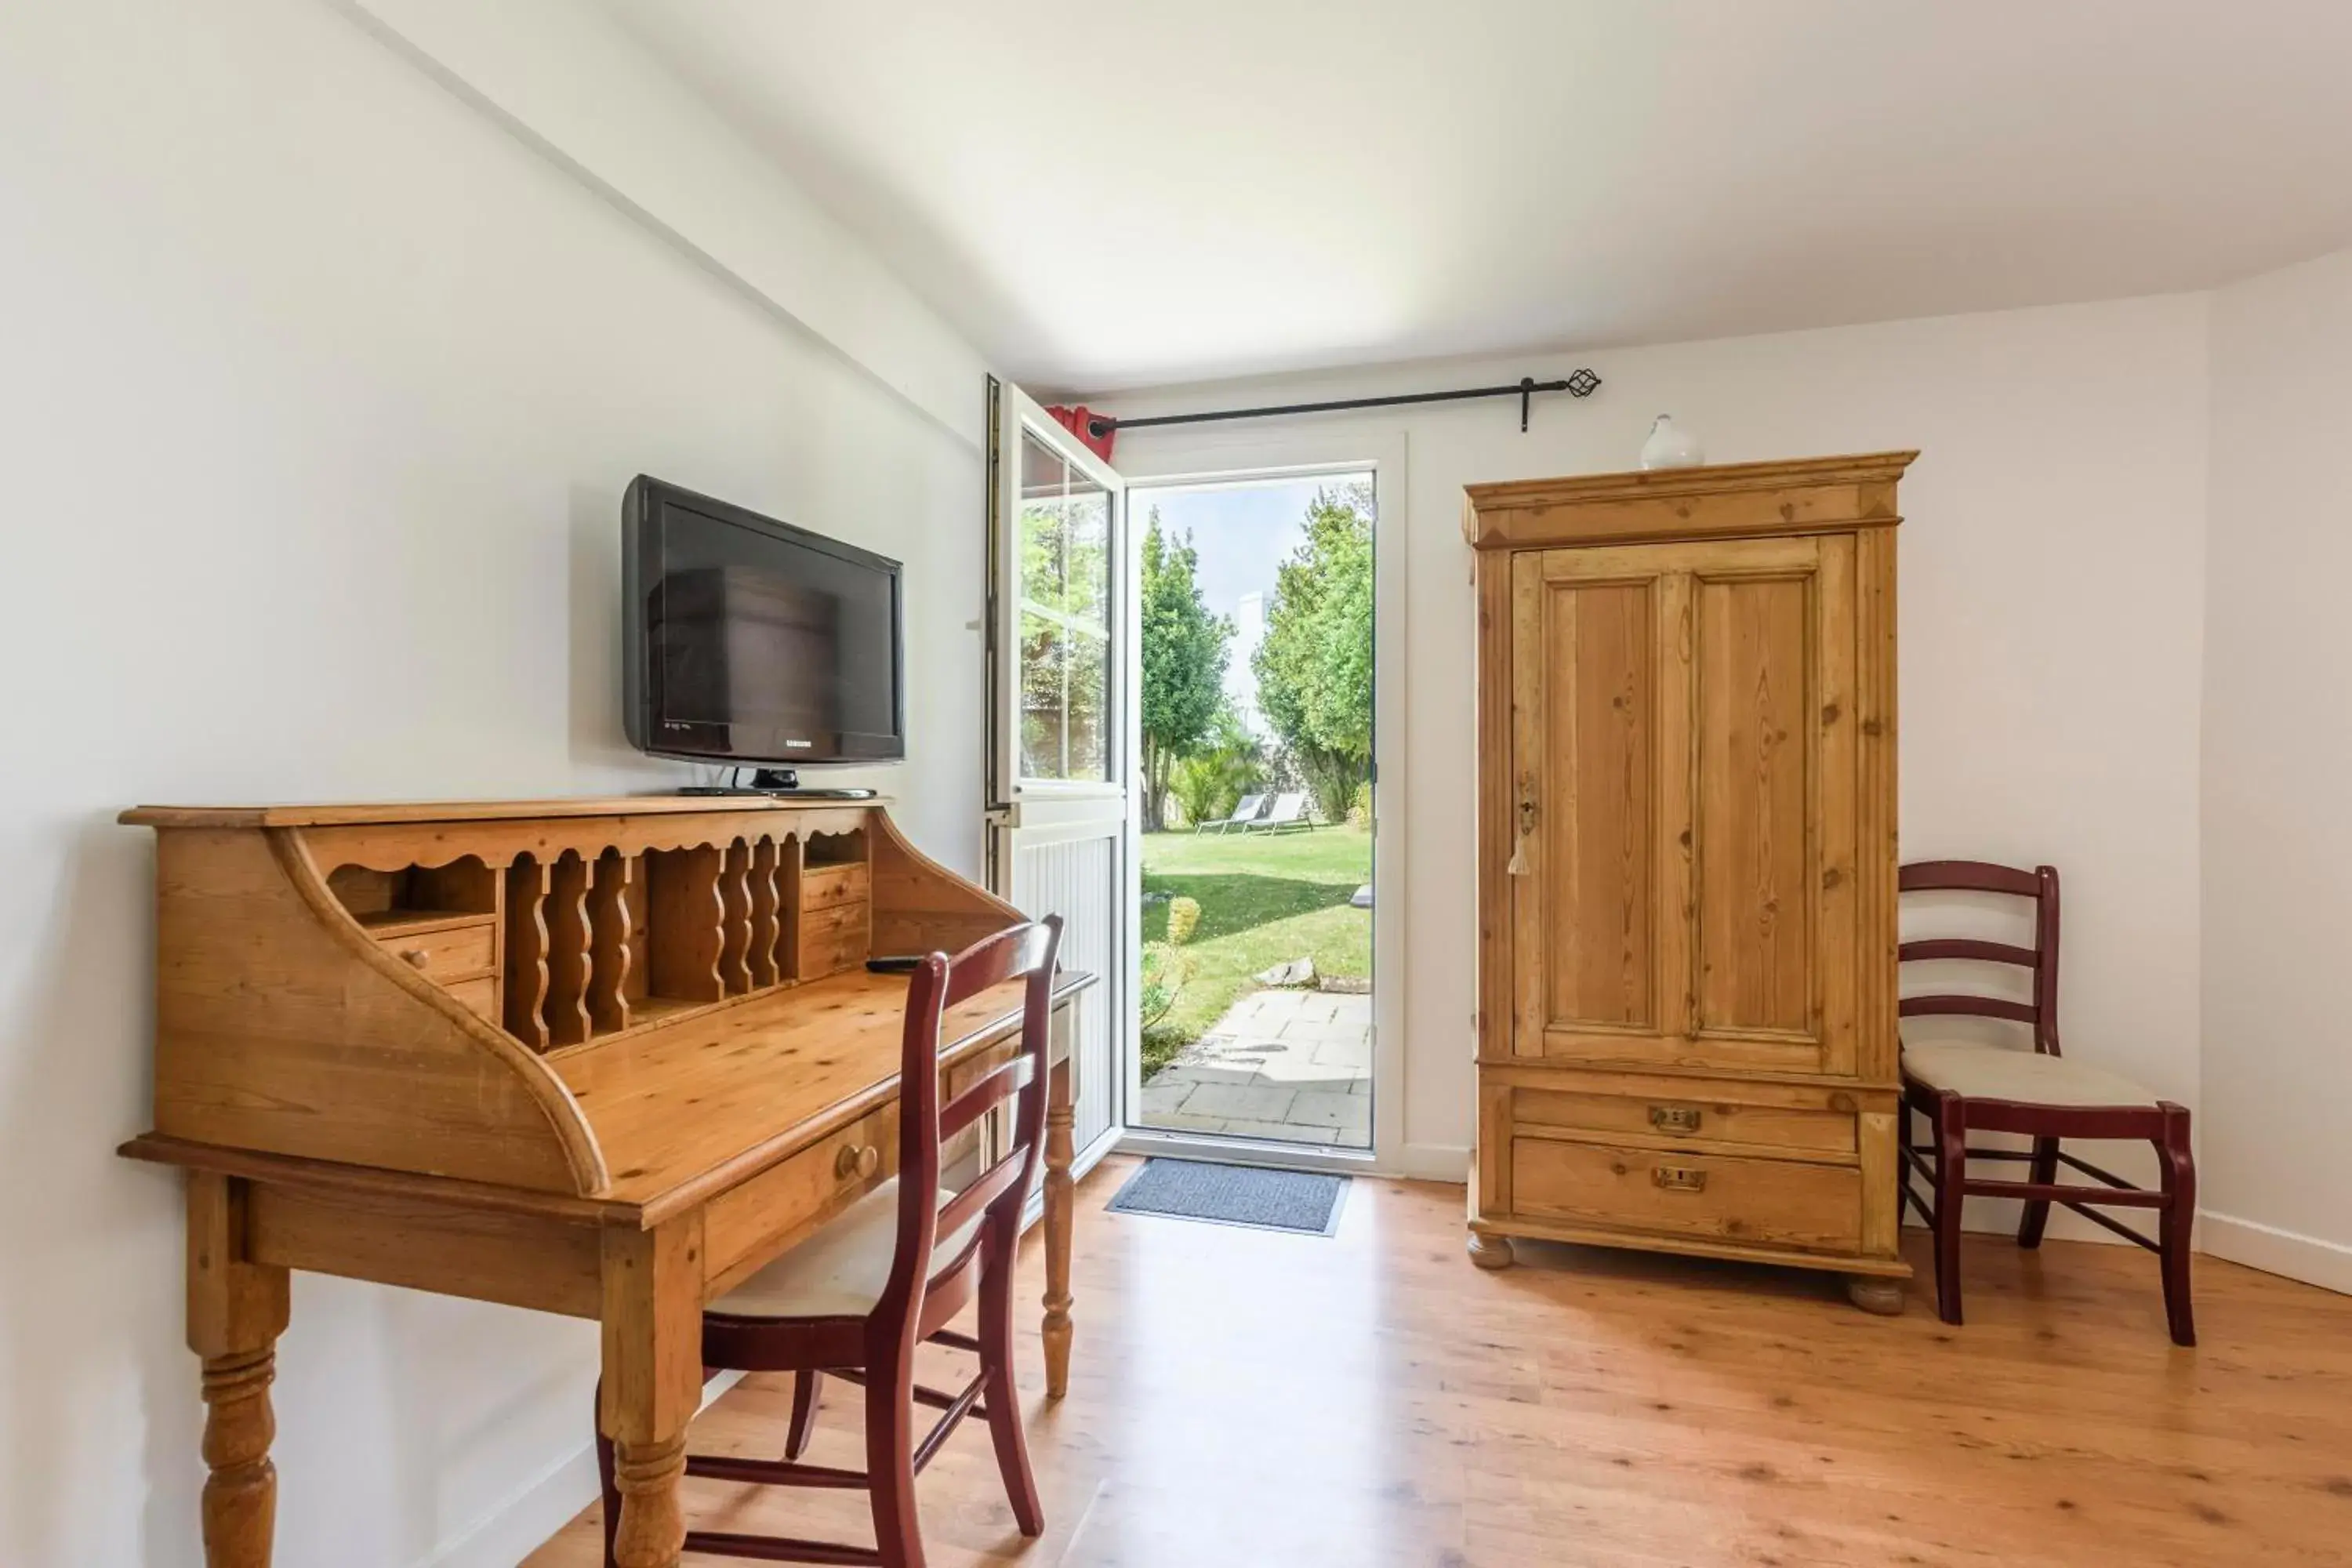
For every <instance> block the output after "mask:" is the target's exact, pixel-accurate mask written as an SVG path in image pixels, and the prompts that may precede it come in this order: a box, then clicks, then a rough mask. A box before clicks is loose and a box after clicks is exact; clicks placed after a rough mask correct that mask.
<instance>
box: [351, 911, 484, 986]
mask: <svg viewBox="0 0 2352 1568" xmlns="http://www.w3.org/2000/svg"><path fill="white" fill-rule="evenodd" d="M378 941H379V944H380V945H381V946H382V947H383V950H384V951H385V952H388V953H390V954H392V956H393V957H394V958H396V959H398V960H399V961H400V962H401V963H405V964H408V965H410V966H411V967H413V968H415V969H417V970H419V971H422V972H423V973H426V974H429V975H431V976H432V977H433V978H434V979H436V980H443V979H448V978H452V977H455V976H458V975H469V974H479V973H483V972H485V971H487V970H488V969H489V968H490V966H491V965H492V964H493V963H496V962H497V958H496V954H497V947H496V942H497V933H496V932H495V931H493V930H492V929H491V926H490V924H489V922H488V921H484V922H483V923H482V924H480V925H470V926H449V927H445V928H444V929H442V930H440V931H415V932H407V933H404V934H402V935H398V936H389V937H383V938H380V939H378Z"/></svg>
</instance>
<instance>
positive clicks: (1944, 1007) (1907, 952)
mask: <svg viewBox="0 0 2352 1568" xmlns="http://www.w3.org/2000/svg"><path fill="white" fill-rule="evenodd" d="M1895 885H1896V887H1897V889H1899V890H1901V891H1903V892H1906V893H1911V892H1970V893H2002V894H2007V895H2009V896H2011V897H2012V898H2021V899H2030V900H2032V901H2033V945H2032V947H2019V946H2017V945H2015V944H2014V943H2011V942H1986V941H1982V940H1979V939H1978V938H1974V937H1923V938H1917V939H1915V940H1913V941H1909V942H1904V943H1902V944H1901V945H1900V946H1898V947H1897V948H1896V949H1895V959H1896V961H1897V962H1898V963H1912V962H1914V961H1924V960H1930V959H1969V960H1978V961H1981V962H1984V963H2005V964H2011V965H2013V966H2015V967H2017V968H2020V969H2024V970H2028V971H2030V972H2031V973H2032V975H2033V1000H2032V1002H2030V1003H2028V1002H2011V1001H2009V1000H2007V999H2006V998H2003V997H1997V996H1972V995H1966V994H1957V993H1935V994H1927V995H1918V996H1906V997H1904V998H1903V999H1902V1000H1901V1001H1899V1002H1898V1003H1896V1004H1895V1014H1896V1016H1898V1017H1905V1018H1916V1017H1920V1016H1929V1015H1935V1014H1967V1015H1970V1016H1976V1017H1981V1018H2007V1019H2010V1020H2011V1021H2013V1022H2016V1023H2020V1024H2023V1025H2026V1026H2028V1027H2030V1028H2032V1031H2033V1048H2034V1049H2035V1050H2037V1051H2042V1052H2044V1053H2046V1054H2048V1055H2050V1056H2053V1057H2054V1056H2056V1055H2058V1054H2059V1050H2058V869H2057V868H2056V867H2054V866H2037V867H2035V868H2033V869H2032V870H2031V871H2026V870H2021V869H2019V868H2017V867H2014V866H2001V865H1996V864H1994V863H1993V862H1991V861H1989V860H1916V861H1913V862H1912V863H1911V864H1910V865H1907V866H1906V867H1904V868H1902V870H1901V871H1900V872H1899V873H1898V874H1897V877H1896V882H1895Z"/></svg>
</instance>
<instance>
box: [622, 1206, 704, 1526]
mask: <svg viewBox="0 0 2352 1568" xmlns="http://www.w3.org/2000/svg"><path fill="white" fill-rule="evenodd" d="M702 1283H703V1279H702V1216H701V1214H700V1212H699V1211H696V1212H694V1213H692V1214H689V1215H684V1216H682V1217H681V1218H679V1219H677V1220H673V1221H670V1222H669V1223H667V1224H665V1225H662V1226H657V1227H656V1228H655V1229H653V1230H650V1231H644V1230H626V1229H622V1228H620V1227H617V1226H615V1227H614V1228H611V1229H608V1230H606V1231H605V1233H604V1391H603V1396H602V1404H601V1407H600V1408H599V1409H598V1411H597V1419H598V1420H599V1421H600V1422H602V1423H603V1425H604V1433H605V1436H609V1437H611V1438H612V1439H613V1450H614V1452H613V1476H614V1484H615V1486H616V1487H617V1488H618V1489H619V1491H620V1494H621V1519H620V1524H619V1528H618V1530H617V1531H615V1533H614V1542H613V1560H614V1563H618V1564H619V1565H620V1568H677V1562H678V1555H679V1553H680V1552H683V1551H684V1550H685V1546H686V1515H685V1513H684V1512H683V1511H682V1510H681V1509H680V1508H679V1506H678V1496H677V1483H678V1480H679V1479H680V1478H681V1477H682V1476H684V1475H685V1473H686V1427H687V1423H688V1422H689V1421H691V1420H693V1419H694V1413H695V1410H696V1409H697V1407H698V1406H699V1405H700V1404H701V1403H702Z"/></svg>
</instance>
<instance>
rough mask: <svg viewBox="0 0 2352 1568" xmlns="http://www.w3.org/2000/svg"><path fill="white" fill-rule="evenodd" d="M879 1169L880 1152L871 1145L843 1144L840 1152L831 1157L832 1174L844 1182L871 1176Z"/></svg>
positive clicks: (880, 1162) (880, 1166)
mask: <svg viewBox="0 0 2352 1568" xmlns="http://www.w3.org/2000/svg"><path fill="white" fill-rule="evenodd" d="M881 1168H882V1151H881V1150H879V1149H877V1148H876V1147H875V1146H874V1145H873V1144H871V1143H844V1144H843V1145H842V1146H841V1152H840V1153H838V1154H835V1156H834V1157H833V1173H834V1174H835V1175H836V1176H839V1177H840V1178H841V1179H842V1180H843V1181H845V1182H846V1181H848V1180H850V1179H851V1178H852V1177H861V1176H871V1175H872V1174H873V1173H875V1172H877V1171H878V1170H880V1169H881Z"/></svg>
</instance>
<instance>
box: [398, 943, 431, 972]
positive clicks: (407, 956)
mask: <svg viewBox="0 0 2352 1568" xmlns="http://www.w3.org/2000/svg"><path fill="white" fill-rule="evenodd" d="M400 962H401V963H405V964H407V965H409V966H410V967H411V968H414V969H430V968H431V967H432V966H433V955H432V954H431V953H429V952H425V950H424V949H423V948H421V947H404V948H402V949H401V950H400Z"/></svg>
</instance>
